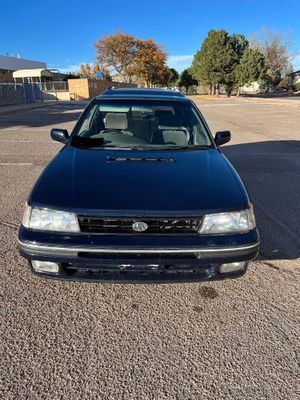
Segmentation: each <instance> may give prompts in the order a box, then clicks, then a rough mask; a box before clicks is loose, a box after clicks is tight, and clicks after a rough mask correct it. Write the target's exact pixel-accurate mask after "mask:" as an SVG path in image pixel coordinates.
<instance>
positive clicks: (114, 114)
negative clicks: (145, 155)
mask: <svg viewBox="0 0 300 400" xmlns="http://www.w3.org/2000/svg"><path fill="white" fill-rule="evenodd" d="M76 135H77V136H79V137H80V140H81V142H84V138H86V139H87V140H86V141H87V142H89V143H92V142H93V141H92V139H95V141H94V142H95V143H97V145H99V146H104V147H110V146H111V147H129V148H134V147H142V148H145V147H146V148H153V147H159V148H161V147H162V148H169V147H171V148H173V147H189V146H191V147H194V146H211V140H210V138H209V135H208V133H207V131H206V129H205V126H204V125H203V122H202V121H201V119H200V117H199V115H198V114H197V112H196V110H195V109H194V107H193V106H192V104H191V103H189V102H185V101H183V102H179V101H158V100H134V101H129V100H103V101H98V102H96V103H94V104H92V105H91V106H90V107H89V109H87V111H86V112H85V114H84V117H83V120H82V122H81V124H80V126H79V127H77V132H76ZM77 139H79V138H77Z"/></svg>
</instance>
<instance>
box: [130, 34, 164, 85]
mask: <svg viewBox="0 0 300 400" xmlns="http://www.w3.org/2000/svg"><path fill="white" fill-rule="evenodd" d="M136 48H137V51H136V54H135V59H134V66H133V67H132V71H133V72H134V74H135V75H137V76H138V77H139V79H140V80H142V81H144V82H145V84H146V86H148V87H149V86H151V85H152V84H156V83H157V84H159V83H161V82H162V81H164V79H165V74H166V68H167V67H166V59H167V55H166V53H165V52H164V51H163V50H162V48H161V47H160V46H159V45H157V44H156V43H154V41H153V40H152V39H146V40H137V41H136Z"/></svg>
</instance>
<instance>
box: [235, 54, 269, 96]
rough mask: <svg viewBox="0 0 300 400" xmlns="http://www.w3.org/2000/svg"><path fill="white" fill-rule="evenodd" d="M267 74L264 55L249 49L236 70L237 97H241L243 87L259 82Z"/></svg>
mask: <svg viewBox="0 0 300 400" xmlns="http://www.w3.org/2000/svg"><path fill="white" fill-rule="evenodd" d="M264 74H265V59H264V56H263V54H262V53H261V52H260V51H259V50H258V49H256V48H247V49H246V50H245V51H244V53H243V56H242V58H241V61H240V63H239V65H238V66H237V69H236V79H237V83H238V91H237V96H239V95H240V88H241V86H243V85H245V84H246V83H248V84H250V83H252V82H255V81H258V80H259V79H261V78H262V77H263V76H264Z"/></svg>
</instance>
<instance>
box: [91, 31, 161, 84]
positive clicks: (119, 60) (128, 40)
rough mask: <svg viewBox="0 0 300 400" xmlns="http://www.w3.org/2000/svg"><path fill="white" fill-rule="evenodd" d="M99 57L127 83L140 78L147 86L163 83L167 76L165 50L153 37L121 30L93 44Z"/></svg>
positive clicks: (104, 65)
mask: <svg viewBox="0 0 300 400" xmlns="http://www.w3.org/2000/svg"><path fill="white" fill-rule="evenodd" d="M94 46H95V48H96V51H97V60H98V62H99V63H100V64H101V65H102V66H103V67H104V68H107V69H109V70H112V69H113V70H115V71H116V72H117V73H118V74H119V75H121V76H122V77H123V80H124V81H125V82H128V83H132V82H134V81H137V80H139V81H140V82H144V83H145V84H146V85H147V86H149V85H151V84H153V83H163V82H164V81H165V76H166V70H167V67H166V53H165V52H164V51H163V50H162V49H161V47H160V46H159V45H157V44H156V43H155V42H154V41H153V40H152V39H146V40H141V39H137V38H135V37H133V36H131V35H128V34H127V33H123V32H118V33H115V34H113V35H108V36H105V37H103V38H102V39H99V40H97V41H96V42H95V44H94Z"/></svg>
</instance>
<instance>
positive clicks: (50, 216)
mask: <svg viewBox="0 0 300 400" xmlns="http://www.w3.org/2000/svg"><path fill="white" fill-rule="evenodd" d="M22 225H23V226H25V228H30V229H36V230H41V231H57V232H80V229H79V225H78V221H77V217H76V215H75V214H73V213H69V212H65V211H56V210H50V209H46V208H31V207H29V206H28V205H27V204H26V206H25V210H24V215H23V220H22Z"/></svg>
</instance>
